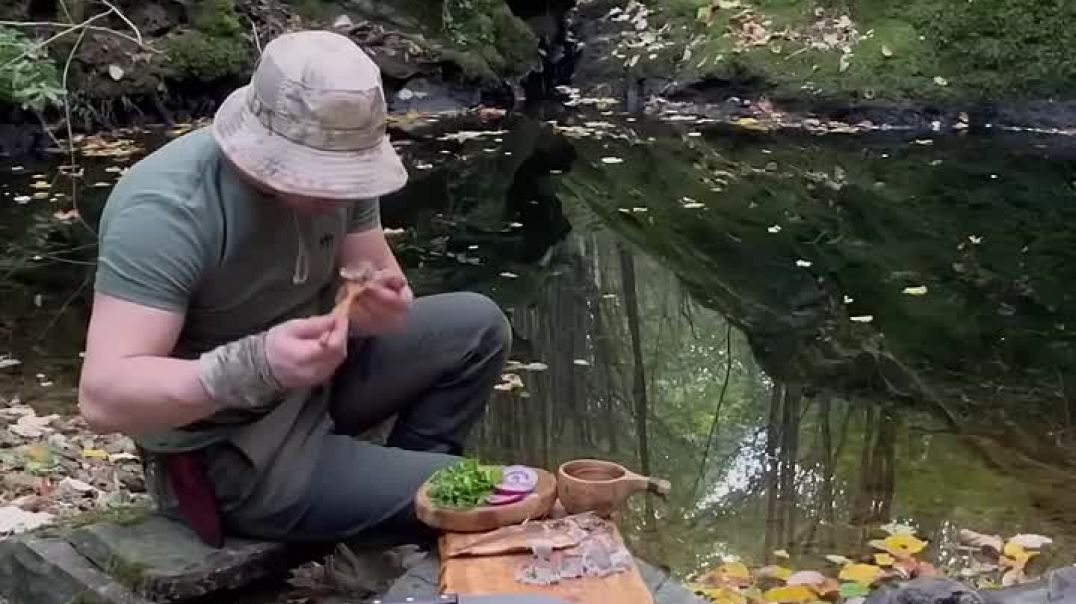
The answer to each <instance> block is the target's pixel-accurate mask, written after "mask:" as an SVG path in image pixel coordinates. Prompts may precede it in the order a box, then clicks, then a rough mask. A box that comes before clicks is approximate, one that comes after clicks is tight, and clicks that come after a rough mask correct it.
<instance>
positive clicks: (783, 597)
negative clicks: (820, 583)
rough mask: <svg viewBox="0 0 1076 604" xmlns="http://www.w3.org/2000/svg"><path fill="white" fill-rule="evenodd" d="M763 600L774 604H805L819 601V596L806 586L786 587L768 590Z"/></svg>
mask: <svg viewBox="0 0 1076 604" xmlns="http://www.w3.org/2000/svg"><path fill="white" fill-rule="evenodd" d="M762 599H763V600H765V601H767V602H771V603H772V604H805V603H806V602H814V601H815V600H817V599H818V594H816V593H815V592H814V590H812V589H811V588H810V587H807V586H806V585H786V586H784V587H774V588H773V589H769V590H767V591H766V593H764V594H762Z"/></svg>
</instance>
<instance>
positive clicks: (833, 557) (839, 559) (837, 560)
mask: <svg viewBox="0 0 1076 604" xmlns="http://www.w3.org/2000/svg"><path fill="white" fill-rule="evenodd" d="M826 560H829V561H830V562H832V563H834V564H840V565H841V566H844V565H846V564H851V563H852V561H851V560H849V559H848V558H846V557H844V556H838V555H837V554H829V555H827V556H826Z"/></svg>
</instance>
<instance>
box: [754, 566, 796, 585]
mask: <svg viewBox="0 0 1076 604" xmlns="http://www.w3.org/2000/svg"><path fill="white" fill-rule="evenodd" d="M755 576H756V577H757V578H759V579H780V580H782V581H788V578H789V577H791V576H792V569H790V568H785V567H784V566H776V565H773V564H771V565H770V566H763V567H762V568H760V569H758V570H757V571H755Z"/></svg>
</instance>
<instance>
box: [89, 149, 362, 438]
mask: <svg viewBox="0 0 1076 604" xmlns="http://www.w3.org/2000/svg"><path fill="white" fill-rule="evenodd" d="M379 226H380V216H379V206H378V200H376V199H370V200H362V201H357V202H354V203H348V204H343V205H341V208H340V210H338V211H330V212H326V213H322V214H316V215H304V214H301V213H297V212H295V211H294V210H292V209H291V208H289V207H287V206H286V205H285V204H283V203H281V202H280V201H279V200H277V199H273V198H272V197H270V196H268V195H266V194H264V193H262V192H260V191H258V190H257V189H255V188H253V187H251V186H250V185H249V184H247V183H246V182H245V181H244V180H242V179H241V178H240V177H239V175H238V174H237V173H236V171H235V168H234V167H233V166H232V165H231V164H230V163H229V162H227V160H226V159H225V158H224V156H223V154H222V152H221V150H220V148H219V146H218V145H217V143H216V141H215V140H214V139H213V137H212V134H211V131H210V129H208V128H205V129H201V130H197V131H195V132H192V133H190V134H188V135H186V136H183V137H181V138H179V139H177V140H174V141H172V142H170V143H168V144H167V145H165V146H164V147H162V148H160V149H158V150H157V151H155V152H154V153H152V154H150V155H149V156H147V157H146V158H144V159H143V160H141V161H139V162H138V163H136V164H135V165H134V166H132V167H131V169H130V170H129V171H128V172H127V174H125V175H124V176H123V178H121V179H120V181H119V182H118V183H117V184H116V187H115V188H114V189H113V191H112V193H111V195H110V196H109V198H108V201H107V203H106V205H105V209H104V213H103V215H102V218H101V224H100V234H99V238H100V250H99V258H98V267H97V275H96V283H95V287H96V289H97V291H99V292H102V293H105V294H108V295H111V296H115V297H117V298H121V299H124V300H127V301H130V302H136V303H138V304H142V305H145V306H149V307H153V308H157V309H163V310H168V311H177V312H183V313H185V323H184V326H183V330H182V333H181V334H180V337H179V341H178V343H177V345H176V348H175V350H174V351H173V356H176V357H180V358H196V357H197V356H198V355H199V354H201V353H202V352H205V351H207V350H211V349H213V348H215V347H216V346H219V345H221V344H224V343H226V342H229V341H232V340H235V339H237V338H241V337H244V336H247V335H250V334H254V333H258V332H261V331H264V330H266V329H269V328H270V327H272V326H273V325H276V324H278V323H280V322H283V321H286V320H288V319H292V318H296V317H302V316H310V315H313V314H317V313H321V312H325V311H327V310H328V308H329V307H330V305H331V302H332V297H333V295H334V293H335V287H336V274H337V270H338V266H337V264H336V256H337V251H338V250H339V247H340V244H341V242H342V239H343V236H344V235H345V234H346V233H347V232H356V231H361V230H365V229H370V228H377V227H379ZM304 254H305V256H306V260H307V262H306V264H307V266H306V267H305V268H307V269H308V271H307V274H306V275H305V277H306V278H305V280H303V279H302V278H301V277H302V276H303V272H304V271H303V268H304V267H303V266H302V264H303V262H302V260H303V255H304ZM116 337H123V334H116ZM253 419H256V416H253V415H252V414H250V413H246V412H234V411H233V412H222V413H219V414H217V415H216V416H214V417H213V418H210V419H208V420H205V421H202V422H198V423H196V424H194V425H191V426H187V427H185V428H184V429H181V430H174V431H169V432H167V433H164V434H158V435H143V436H142V437H140V438H138V439H137V440H139V441H141V444H142V445H143V446H144V447H146V448H148V449H150V450H185V449H193V448H198V447H201V446H205V445H207V444H211V443H212V442H215V441H216V440H218V439H221V438H225V437H226V436H227V434H228V433H229V431H230V429H231V427H235V426H239V425H243V424H246V423H249V422H250V421H252V420H253Z"/></svg>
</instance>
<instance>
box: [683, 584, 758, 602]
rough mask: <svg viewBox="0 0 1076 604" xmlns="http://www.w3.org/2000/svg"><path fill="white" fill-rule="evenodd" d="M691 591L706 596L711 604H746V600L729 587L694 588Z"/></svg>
mask: <svg viewBox="0 0 1076 604" xmlns="http://www.w3.org/2000/svg"><path fill="white" fill-rule="evenodd" d="M693 591H695V592H696V593H699V594H701V595H704V596H706V597H707V598H708V599H709V600H710V601H711V602H712V603H713V604H746V602H747V598H746V597H745V596H744V595H743V594H741V593H740V592H738V591H736V590H735V589H732V588H730V587H694V588H693Z"/></svg>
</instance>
